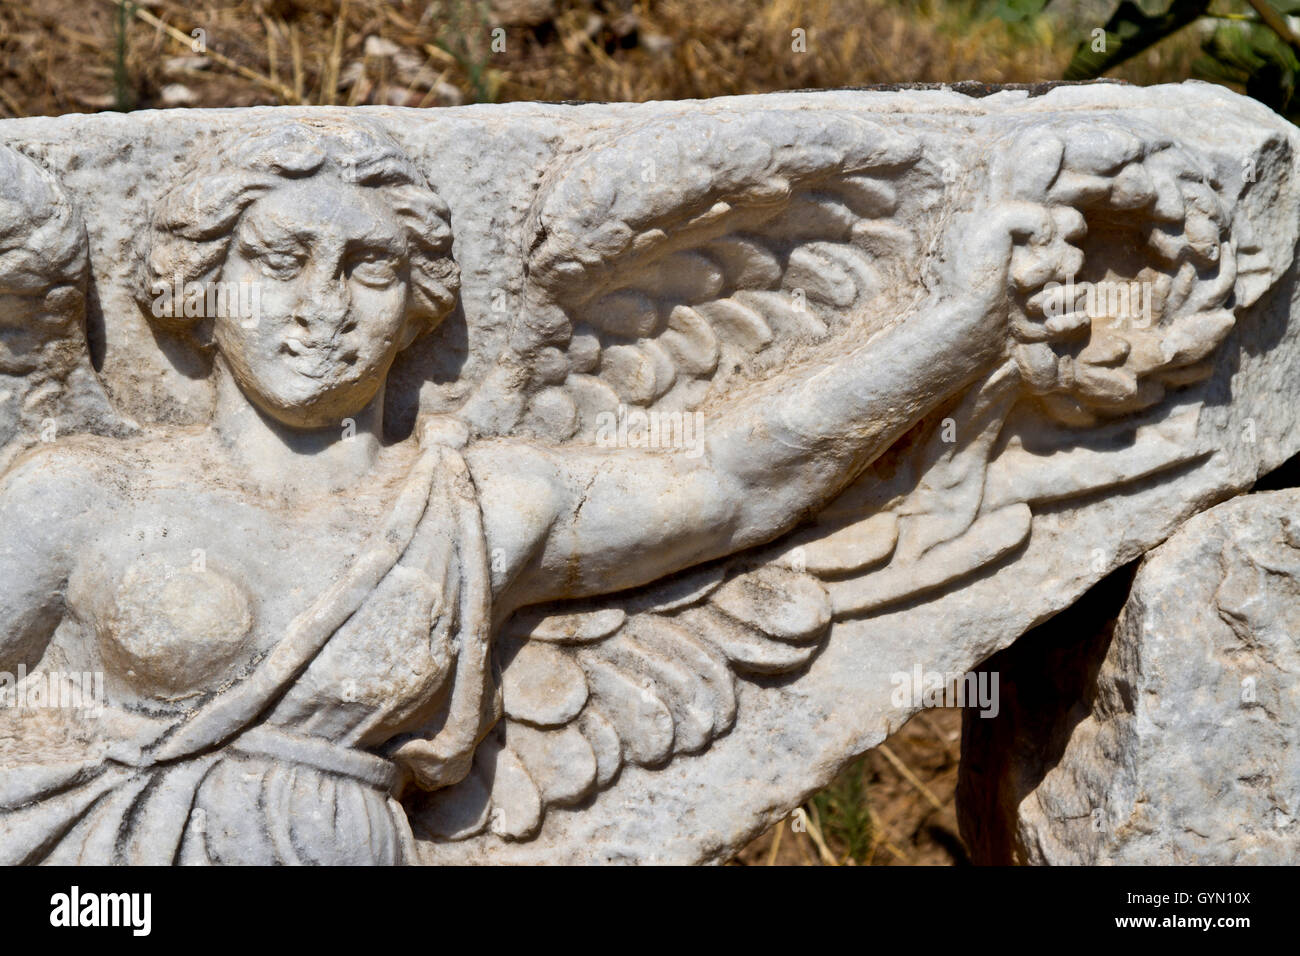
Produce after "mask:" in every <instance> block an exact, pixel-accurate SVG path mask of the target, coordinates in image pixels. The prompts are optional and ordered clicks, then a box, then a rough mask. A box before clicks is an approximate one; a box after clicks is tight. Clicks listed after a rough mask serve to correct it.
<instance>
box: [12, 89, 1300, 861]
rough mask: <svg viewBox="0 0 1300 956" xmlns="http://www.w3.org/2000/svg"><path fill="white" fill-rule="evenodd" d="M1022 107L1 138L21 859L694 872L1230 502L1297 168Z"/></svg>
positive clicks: (1278, 155)
mask: <svg viewBox="0 0 1300 956" xmlns="http://www.w3.org/2000/svg"><path fill="white" fill-rule="evenodd" d="M1036 93H1037V95H1031V92H1030V91H1024V90H1020V91H1006V92H1001V93H993V94H991V95H986V96H983V97H981V98H978V99H976V98H972V97H967V96H964V95H961V94H959V93H956V92H952V91H943V90H931V91H911V92H893V93H884V92H879V93H873V92H841V93H808V94H782V95H774V96H763V97H739V98H732V99H724V100H718V101H709V102H695V103H691V102H685V103H659V104H645V105H589V106H559V105H535V104H533V105H514V106H506V107H469V108H463V109H452V110H445V111H416V110H401V109H391V108H362V109H355V110H346V109H333V108H322V109H296V108H295V109H250V110H218V111H184V112H176V113H169V112H159V113H148V112H146V113H137V114H132V115H129V116H115V115H99V116H73V117H63V118H59V119H23V120H14V121H5V122H4V123H2V124H0V141H3V143H4V144H7V145H5V146H0V150H3V155H4V156H5V162H6V163H8V164H10V166H11V167H12V168H13V170H14V171H15V172H14V175H13V176H6V177H5V178H4V179H3V180H0V190H6V191H4V192H0V198H3V199H4V201H5V202H6V203H8V204H9V205H8V206H5V207H3V208H0V237H2V238H3V241H4V242H3V245H0V252H3V254H4V255H3V257H0V290H4V291H5V298H4V299H3V300H0V316H2V319H0V321H3V323H4V325H3V342H4V344H5V346H6V348H7V350H8V351H7V352H6V353H3V354H0V359H3V360H4V363H5V364H4V367H3V368H0V372H3V374H5V375H7V376H8V377H9V378H8V380H7V384H6V389H7V391H6V397H5V399H4V401H5V404H4V405H0V428H2V429H3V431H2V432H0V434H3V435H4V436H5V438H6V441H7V445H6V448H5V452H4V454H5V461H4V462H3V463H0V464H3V465H4V467H6V468H7V471H6V473H5V475H4V478H3V484H2V485H0V580H3V581H5V582H6V587H5V589H4V590H3V592H0V621H3V623H4V630H3V632H2V633H3V634H4V638H3V641H2V642H0V669H4V670H8V671H11V672H15V673H18V672H19V669H20V668H25V669H26V672H27V676H26V677H25V678H24V680H25V681H26V684H25V685H23V686H21V687H19V688H18V690H20V691H26V690H27V689H30V687H31V686H32V685H33V684H36V685H41V686H49V685H51V684H52V682H53V681H54V678H53V676H52V675H53V674H54V673H55V672H57V673H60V674H66V673H72V674H80V673H92V674H100V675H102V678H103V694H102V697H103V699H102V701H99V703H101V704H102V706H101V707H98V708H96V709H95V712H94V714H93V715H92V716H91V717H89V718H86V717H85V716H84V715H81V714H80V713H79V712H78V713H72V712H69V711H68V709H67V708H63V709H58V708H40V707H29V708H9V709H8V711H7V712H6V714H5V720H6V726H5V727H4V728H3V729H2V732H0V768H3V769H2V771H0V808H2V809H3V811H4V812H3V813H2V814H0V853H3V855H4V857H5V858H6V859H11V860H51V861H121V862H128V861H159V862H171V861H179V862H427V863H441V862H522V861H547V862H574V861H639V862H706V861H719V860H722V859H725V858H726V857H727V856H728V855H729V854H731V853H732V852H733V851H734V850H735V849H736V848H738V847H739V846H741V845H743V843H744V842H745V841H746V840H747V839H748V838H749V837H750V836H751V835H753V834H755V833H756V832H758V831H759V830H760V829H761V828H763V827H765V826H766V825H768V824H769V823H771V822H772V821H774V820H776V819H778V818H780V817H781V816H783V815H784V814H786V813H787V812H788V811H789V810H790V809H791V808H792V807H793V806H795V805H797V804H798V803H799V802H800V801H801V800H802V799H803V798H804V796H805V795H806V794H808V793H809V792H810V791H812V790H814V789H816V788H817V787H819V786H820V785H822V784H824V783H825V782H826V781H828V780H829V779H830V778H831V776H833V774H834V773H835V772H836V770H837V769H838V768H839V767H840V766H841V765H842V764H843V763H844V762H845V761H846V760H847V759H848V758H849V757H851V756H852V755H854V754H856V753H860V752H861V751H863V750H865V749H867V748H870V747H872V746H874V745H875V744H877V743H879V742H880V741H881V740H883V739H884V737H885V736H887V734H888V733H889V732H890V730H891V729H892V728H894V727H897V726H898V725H899V724H901V723H902V722H903V721H905V720H906V719H907V718H908V717H909V716H911V714H912V713H914V712H915V710H916V709H917V707H919V706H920V703H919V701H918V700H917V699H915V698H914V697H913V696H912V695H907V696H906V699H900V698H899V696H898V694H897V681H896V680H894V678H895V677H896V676H897V675H899V674H911V673H913V672H914V669H916V668H920V669H921V670H922V671H923V672H934V673H939V674H943V675H959V674H961V673H962V672H964V671H967V670H968V669H969V668H971V667H972V666H974V665H976V664H977V663H978V662H979V661H981V660H983V659H984V658H986V657H987V656H988V655H990V654H991V653H993V652H995V651H997V650H998V649H1000V648H1003V647H1006V646H1007V645H1008V644H1009V643H1010V642H1012V641H1013V640H1014V639H1015V638H1016V637H1017V636H1018V635H1019V634H1021V633H1023V632H1024V631H1026V630H1027V629H1029V628H1031V627H1032V626H1034V625H1035V624H1037V623H1039V622H1042V621H1044V620H1046V619H1047V618H1048V617H1050V616H1051V615H1052V614H1054V613H1056V612H1058V611H1060V610H1061V609H1062V608H1065V607H1067V606H1068V605H1070V604H1071V603H1072V602H1073V601H1074V600H1075V599H1077V598H1078V597H1079V596H1080V595H1081V594H1082V593H1083V592H1084V591H1086V590H1087V589H1088V588H1089V587H1090V586H1091V585H1092V584H1094V583H1095V582H1096V581H1098V580H1099V579H1101V578H1102V577H1103V576H1104V575H1106V574H1107V573H1108V572H1109V571H1111V570H1112V569H1114V568H1116V567H1119V566H1121V565H1123V564H1125V563H1127V562H1129V561H1131V560H1133V559H1134V558H1136V557H1138V556H1139V555H1141V554H1143V553H1144V552H1145V551H1146V550H1148V549H1149V548H1151V547H1153V546H1155V545H1156V544H1158V543H1159V542H1160V541H1162V540H1163V539H1165V538H1166V537H1168V536H1169V535H1170V534H1171V533H1172V532H1173V531H1174V530H1175V529H1176V528H1177V527H1178V526H1179V525H1180V524H1181V523H1182V522H1183V521H1185V520H1186V519H1187V518H1188V517H1189V516H1191V515H1193V514H1195V513H1197V512H1199V511H1202V510H1204V509H1206V508H1208V507H1210V506H1211V505H1213V504H1214V503H1216V502H1217V501H1220V500H1222V499H1223V498H1225V497H1229V496H1231V495H1233V494H1235V493H1237V492H1239V491H1241V490H1243V489H1245V488H1247V487H1249V486H1250V484H1251V483H1252V482H1253V481H1254V480H1255V478H1256V477H1257V476H1258V475H1259V474H1260V473H1262V472H1264V471H1267V470H1270V469H1272V468H1274V467H1276V466H1277V465H1278V464H1279V463H1280V462H1282V461H1283V460H1284V459H1286V458H1287V457H1289V456H1290V455H1291V454H1293V453H1294V452H1295V451H1296V449H1297V447H1300V430H1297V427H1296V424H1297V423H1296V417H1297V414H1298V413H1300V405H1297V403H1295V402H1293V401H1279V397H1280V396H1289V395H1290V394H1291V392H1292V391H1293V390H1294V384H1293V383H1294V382H1296V381H1298V380H1300V348H1298V346H1297V343H1296V341H1295V340H1296V336H1297V334H1298V333H1297V330H1296V327H1295V325H1296V324H1295V323H1294V322H1292V321H1291V316H1292V314H1293V313H1294V311H1295V309H1296V304H1295V301H1294V299H1295V296H1296V289H1295V283H1294V264H1293V253H1294V247H1295V243H1296V236H1297V221H1296V216H1295V213H1294V210H1295V207H1296V168H1295V162H1296V150H1295V146H1296V133H1295V131H1294V129H1293V128H1292V127H1291V126H1290V125H1288V124H1286V123H1285V122H1283V121H1282V120H1281V119H1279V118H1278V117H1276V116H1275V115H1273V114H1272V113H1270V112H1269V111H1268V110H1266V109H1264V108H1263V107H1261V106H1259V105H1258V104H1255V103H1253V102H1251V101H1249V100H1246V99H1244V98H1241V97H1238V96H1235V95H1233V94H1230V93H1227V92H1224V91H1222V90H1220V89H1217V88H1213V87H1209V86H1204V85H1199V84H1186V85H1182V86H1177V87H1159V88H1153V89H1146V90H1143V89H1134V88H1128V87H1122V86H1110V85H1090V86H1085V87H1069V86H1063V87H1058V88H1055V89H1051V90H1048V91H1036ZM12 182H18V183H20V184H22V185H20V186H19V187H17V188H14V187H12V186H11V183H12ZM28 207H30V209H29V208H28ZM178 280H179V281H178ZM218 283H233V284H234V285H233V286H231V288H232V289H242V288H245V286H247V288H248V289H249V290H253V289H256V290H257V291H258V294H259V299H258V307H257V308H256V309H255V310H254V314H252V315H250V316H245V315H243V314H242V313H241V314H238V315H230V314H225V313H221V314H214V310H213V309H212V308H210V307H209V306H207V305H203V306H200V305H198V304H195V305H194V306H193V307H188V306H187V303H188V302H189V299H188V292H189V290H190V288H191V284H197V286H196V287H197V290H198V292H199V293H200V294H201V293H203V292H204V291H205V290H207V289H212V288H214V287H215V284H218ZM241 283H243V284H242V285H241ZM1060 283H1066V284H1067V285H1066V286H1065V287H1064V289H1063V288H1062V287H1061V286H1060V285H1059V284H1060ZM1087 283H1095V284H1096V285H1094V286H1086V285H1085V284H1087ZM1085 288H1093V289H1094V290H1095V289H1101V290H1102V291H1103V292H1106V293H1107V295H1109V294H1110V293H1116V294H1117V290H1125V291H1128V290H1130V289H1136V290H1138V291H1139V292H1141V294H1142V297H1143V301H1145V302H1146V303H1147V304H1148V305H1150V306H1151V308H1150V310H1149V314H1144V313H1142V312H1140V311H1139V310H1137V309H1136V307H1134V308H1133V309H1131V310H1130V309H1126V308H1125V307H1123V306H1122V305H1121V304H1120V300H1119V299H1118V298H1117V297H1116V298H1114V299H1107V297H1106V296H1105V295H1103V296H1101V297H1100V304H1095V305H1094V307H1093V308H1092V309H1090V310H1086V309H1084V308H1082V307H1081V306H1080V303H1079V302H1075V301H1074V296H1073V293H1071V292H1069V291H1065V290H1066V289H1073V290H1075V291H1076V292H1079V293H1082V292H1083V290H1084V289H1085ZM178 289H179V291H178ZM61 290H66V291H61ZM1107 290H1109V291H1107ZM1097 301H1098V300H1096V299H1094V303H1096V302H1097ZM196 302H197V300H196ZM177 303H179V307H176V306H177ZM1133 304H1134V306H1136V302H1134V303H1133ZM216 311H217V312H218V313H220V310H219V309H218V310H216ZM82 328H84V329H85V336H84V338H83V337H82V336H81V334H80V330H81V329H82ZM51 426H52V427H51ZM60 679H62V678H60ZM918 690H919V689H918ZM27 697H28V698H29V697H30V695H27Z"/></svg>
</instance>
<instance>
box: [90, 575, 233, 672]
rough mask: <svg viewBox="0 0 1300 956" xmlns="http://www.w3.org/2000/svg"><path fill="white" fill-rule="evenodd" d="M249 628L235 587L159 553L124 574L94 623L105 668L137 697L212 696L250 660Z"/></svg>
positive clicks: (228, 579) (225, 580)
mask: <svg viewBox="0 0 1300 956" xmlns="http://www.w3.org/2000/svg"><path fill="white" fill-rule="evenodd" d="M252 627H253V611H252V608H251V607H250V603H249V599H248V595H247V594H246V593H245V591H244V589H243V588H242V587H241V586H240V585H239V584H237V583H236V582H235V581H233V580H231V579H230V578H229V577H227V576H225V575H224V574H222V573H221V572H219V571H216V570H212V569H206V568H205V569H203V570H196V569H194V568H192V567H191V566H190V565H189V564H188V563H185V564H178V562H177V561H175V560H169V559H168V557H167V556H165V555H162V554H151V555H147V556H145V557H142V558H140V559H138V560H136V561H135V562H133V563H132V564H131V565H130V566H128V567H127V569H126V571H125V572H124V573H123V575H122V577H121V579H120V581H119V583H118V586H117V589H116V591H115V592H114V596H113V601H112V603H111V606H110V607H109V608H108V610H107V613H106V614H104V615H103V616H102V617H101V618H100V619H99V620H98V621H96V631H97V637H98V640H99V644H100V650H101V653H102V654H103V655H104V659H105V661H106V662H107V663H109V664H110V666H112V667H113V670H114V671H115V672H116V673H117V675H118V676H119V677H121V678H122V679H124V680H125V681H126V682H127V683H129V684H130V685H132V686H133V687H135V688H136V689H137V690H139V691H140V692H142V693H145V694H150V695H160V696H177V695H183V694H186V693H189V692H193V691H197V690H202V689H210V688H212V687H214V686H216V684H218V683H220V682H221V681H222V680H223V679H225V678H226V677H228V676H232V675H231V674H230V669H231V668H232V667H233V666H235V665H238V664H242V663H244V662H245V661H246V660H247V658H248V657H249V655H250V650H251V635H252Z"/></svg>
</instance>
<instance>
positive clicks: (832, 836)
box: [735, 708, 969, 866]
mask: <svg viewBox="0 0 1300 956" xmlns="http://www.w3.org/2000/svg"><path fill="white" fill-rule="evenodd" d="M960 734H961V711H960V710H958V709H956V708H946V709H942V710H928V711H921V712H920V713H919V714H917V715H916V716H915V717H913V718H912V719H911V720H910V721H908V722H907V723H906V724H905V725H904V726H903V727H902V728H900V729H899V730H897V731H896V732H895V733H894V734H893V735H892V736H891V737H890V738H889V739H888V740H886V741H885V742H884V744H882V745H881V746H880V747H878V748H876V749H875V750H871V751H868V752H867V753H865V754H863V755H862V756H861V757H859V758H858V759H857V760H855V761H854V762H853V763H851V764H850V765H849V766H848V767H847V768H845V770H844V771H843V772H842V773H841V774H840V775H839V777H837V778H836V779H835V781H834V782H832V783H831V785H830V786H829V787H827V788H826V789H825V790H823V791H822V792H821V793H819V794H817V795H816V796H814V797H812V798H811V799H810V800H809V801H808V802H807V803H805V804H804V806H803V807H801V808H800V811H797V812H796V814H794V815H792V816H791V817H790V818H789V819H787V820H783V821H782V822H781V823H778V824H777V825H775V826H773V827H772V828H771V829H769V830H768V831H767V832H766V833H764V834H763V835H762V836H760V837H759V838H758V839H756V840H755V841H754V842H753V843H751V844H750V845H749V846H747V847H746V848H745V849H744V850H742V851H741V852H740V853H739V854H738V855H737V857H736V861H735V862H736V863H739V864H743V865H746V866H899V865H904V866H952V865H954V864H965V863H967V862H969V861H968V860H967V856H966V850H965V848H964V847H963V845H962V842H961V838H960V837H959V836H958V835H957V814H956V790H957V767H958V756H959V752H960Z"/></svg>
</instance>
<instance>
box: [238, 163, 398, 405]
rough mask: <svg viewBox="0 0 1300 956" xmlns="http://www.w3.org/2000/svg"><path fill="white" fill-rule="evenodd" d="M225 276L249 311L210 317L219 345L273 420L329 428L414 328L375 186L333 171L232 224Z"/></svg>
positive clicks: (389, 216)
mask: <svg viewBox="0 0 1300 956" xmlns="http://www.w3.org/2000/svg"><path fill="white" fill-rule="evenodd" d="M221 278H222V281H223V282H251V283H254V284H255V289H256V295H257V302H258V308H257V315H256V317H255V318H253V319H248V318H246V317H241V316H231V317H229V318H218V319H217V320H216V325H215V327H214V336H215V340H216V344H217V347H218V348H219V349H220V350H221V354H222V355H223V356H224V357H225V359H226V362H227V363H228V364H229V366H230V369H231V371H232V373H233V374H234V376H235V379H236V381H238V383H239V385H240V388H242V389H243V391H244V393H245V395H247V396H248V398H249V399H250V400H251V401H252V402H254V404H256V405H257V406H258V407H259V408H260V409H262V411H264V412H265V413H266V414H268V415H270V416H271V417H273V418H275V419H276V420H278V421H280V422H282V423H284V424H286V425H291V426H295V427H300V428H321V427H333V426H337V425H338V424H339V422H340V420H341V419H343V418H345V417H348V416H350V415H353V414H356V413H357V412H359V411H360V410H361V409H363V408H364V407H365V406H366V404H367V403H368V402H369V401H370V400H371V399H372V398H373V397H374V396H375V393H376V392H377V391H378V389H379V388H380V387H381V386H382V385H383V382H384V379H385V376H386V375H387V374H388V370H389V367H390V366H391V365H392V362H393V359H394V357H395V356H396V355H397V353H398V352H399V351H400V350H401V349H402V348H404V347H405V346H406V345H408V344H409V343H410V341H411V339H412V338H414V335H415V333H416V331H417V323H416V321H415V320H413V319H412V317H411V315H410V309H409V288H410V286H409V269H408V258H407V239H406V234H405V231H404V229H403V228H402V226H401V224H400V223H399V222H398V220H397V217H396V216H394V214H393V210H392V208H391V207H390V205H389V204H388V203H387V202H386V201H385V198H384V193H383V190H381V189H375V188H368V187H365V186H359V185H356V184H353V183H347V182H344V181H342V180H341V179H340V178H338V177H336V176H332V175H321V176H315V177H312V178H310V179H303V180H299V181H290V182H286V183H285V184H284V185H282V186H279V187H277V188H276V189H274V190H273V191H271V192H270V193H268V194H266V195H265V196H262V197H261V198H259V199H257V200H256V201H255V202H253V203H252V204H251V205H250V206H249V208H248V209H247V211H245V213H244V215H243V216H242V217H241V219H240V222H239V225H238V227H237V228H236V230H235V235H234V237H233V241H232V242H231V245H230V251H229V252H228V254H227V258H226V263H225V267H224V269H223V270H222V276H221Z"/></svg>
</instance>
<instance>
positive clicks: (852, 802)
mask: <svg viewBox="0 0 1300 956" xmlns="http://www.w3.org/2000/svg"><path fill="white" fill-rule="evenodd" d="M866 770H867V767H866V758H865V757H859V758H858V759H857V760H855V761H853V763H851V764H849V766H848V767H846V768H845V769H844V771H843V772H842V773H840V775H839V776H838V777H836V778H835V779H834V780H833V781H832V782H831V784H830V786H828V787H827V788H826V789H825V790H823V791H821V792H820V793H818V794H817V795H816V796H815V797H813V798H812V799H811V800H809V801H808V802H809V804H810V805H811V806H812V808H813V809H814V810H815V811H816V814H817V819H818V820H820V823H821V828H822V834H823V835H824V836H825V837H826V840H827V842H828V843H831V844H833V845H834V846H835V848H836V849H837V850H838V851H839V852H841V853H842V854H843V855H844V857H845V858H849V859H852V860H853V862H855V863H867V862H869V860H868V859H867V857H868V854H869V853H870V852H871V847H872V838H873V836H874V833H875V827H874V825H873V822H872V816H871V799H870V797H869V795H868V793H867V786H866Z"/></svg>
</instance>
